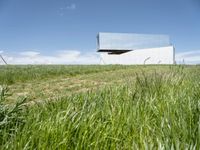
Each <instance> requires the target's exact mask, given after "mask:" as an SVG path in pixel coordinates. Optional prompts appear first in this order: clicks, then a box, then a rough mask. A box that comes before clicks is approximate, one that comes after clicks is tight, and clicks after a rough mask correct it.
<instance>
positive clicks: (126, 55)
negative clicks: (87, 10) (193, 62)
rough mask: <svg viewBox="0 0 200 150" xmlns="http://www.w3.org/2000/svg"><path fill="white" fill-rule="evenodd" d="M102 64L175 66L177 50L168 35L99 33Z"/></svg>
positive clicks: (98, 39)
mask: <svg viewBox="0 0 200 150" xmlns="http://www.w3.org/2000/svg"><path fill="white" fill-rule="evenodd" d="M97 44H98V50H97V51H98V52H100V56H101V64H127V65H128V64H174V63H175V49H174V47H173V46H172V45H171V44H170V40H169V36H167V35H147V34H130V33H99V34H98V36H97Z"/></svg>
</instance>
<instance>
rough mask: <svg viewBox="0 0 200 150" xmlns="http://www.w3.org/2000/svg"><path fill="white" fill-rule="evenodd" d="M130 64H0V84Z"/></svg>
mask: <svg viewBox="0 0 200 150" xmlns="http://www.w3.org/2000/svg"><path fill="white" fill-rule="evenodd" d="M128 67H129V68H130V67H131V66H121V65H112V66H111V65H110V66H100V65H21V66H20V65H16V66H15V65H8V66H0V85H2V84H14V83H16V82H26V81H34V80H44V79H49V78H53V77H59V76H65V77H71V76H76V75H82V74H90V73H97V72H102V71H114V70H118V69H126V68H128Z"/></svg>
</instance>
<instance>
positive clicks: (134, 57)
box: [100, 46, 175, 65]
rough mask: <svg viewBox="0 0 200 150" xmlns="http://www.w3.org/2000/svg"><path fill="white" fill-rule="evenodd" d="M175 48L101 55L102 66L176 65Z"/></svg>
mask: <svg viewBox="0 0 200 150" xmlns="http://www.w3.org/2000/svg"><path fill="white" fill-rule="evenodd" d="M174 53H175V52H174V47H173V46H168V47H160V48H149V49H139V50H133V51H130V52H127V53H123V54H121V55H108V54H107V53H101V54H100V55H101V64H127V65H128V64H144V63H145V64H174V55H175V54H174Z"/></svg>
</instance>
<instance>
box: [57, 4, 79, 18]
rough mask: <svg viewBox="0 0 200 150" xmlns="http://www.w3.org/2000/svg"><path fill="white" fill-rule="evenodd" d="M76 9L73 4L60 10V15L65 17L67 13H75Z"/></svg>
mask: <svg viewBox="0 0 200 150" xmlns="http://www.w3.org/2000/svg"><path fill="white" fill-rule="evenodd" d="M75 9H76V4H75V3H71V4H69V5H65V6H64V7H60V9H59V15H60V16H63V15H64V14H65V13H66V11H73V10H75Z"/></svg>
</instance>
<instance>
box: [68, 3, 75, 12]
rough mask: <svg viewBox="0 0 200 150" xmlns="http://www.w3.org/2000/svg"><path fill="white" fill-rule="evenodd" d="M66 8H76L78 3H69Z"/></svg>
mask: <svg viewBox="0 0 200 150" xmlns="http://www.w3.org/2000/svg"><path fill="white" fill-rule="evenodd" d="M66 9H68V10H75V9H76V4H74V3H72V4H70V5H67V6H66Z"/></svg>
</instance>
